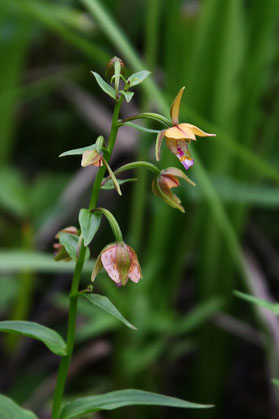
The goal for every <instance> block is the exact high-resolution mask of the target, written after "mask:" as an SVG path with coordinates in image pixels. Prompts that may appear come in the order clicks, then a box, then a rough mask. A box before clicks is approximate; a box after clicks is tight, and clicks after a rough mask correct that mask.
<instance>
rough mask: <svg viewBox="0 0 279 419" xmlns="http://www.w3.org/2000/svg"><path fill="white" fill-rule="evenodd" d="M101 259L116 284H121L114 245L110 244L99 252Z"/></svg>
mask: <svg viewBox="0 0 279 419" xmlns="http://www.w3.org/2000/svg"><path fill="white" fill-rule="evenodd" d="M101 261H102V264H103V267H104V268H105V270H106V272H107V274H108V275H109V276H110V278H111V279H112V280H113V281H114V282H115V283H116V284H117V285H121V281H120V276H119V272H118V269H117V264H116V246H112V247H110V248H108V249H107V250H105V251H103V252H102V253H101Z"/></svg>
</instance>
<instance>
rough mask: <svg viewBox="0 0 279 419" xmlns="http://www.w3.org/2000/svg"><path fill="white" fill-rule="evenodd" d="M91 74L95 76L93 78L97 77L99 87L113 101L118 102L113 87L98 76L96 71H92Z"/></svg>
mask: <svg viewBox="0 0 279 419" xmlns="http://www.w3.org/2000/svg"><path fill="white" fill-rule="evenodd" d="M91 73H92V74H93V76H94V77H95V79H96V81H97V83H98V85H99V86H100V88H101V89H102V90H103V91H104V92H105V93H106V94H107V95H109V96H110V97H112V98H113V99H115V100H116V96H115V90H114V89H113V87H111V86H110V85H109V84H108V83H107V82H105V80H104V79H102V77H101V76H100V75H99V74H98V73H95V71H91Z"/></svg>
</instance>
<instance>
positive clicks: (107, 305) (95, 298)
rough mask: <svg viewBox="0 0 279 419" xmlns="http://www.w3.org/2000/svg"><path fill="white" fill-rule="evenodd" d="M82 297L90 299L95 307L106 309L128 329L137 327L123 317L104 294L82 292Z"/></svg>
mask: <svg viewBox="0 0 279 419" xmlns="http://www.w3.org/2000/svg"><path fill="white" fill-rule="evenodd" d="M82 296H83V297H85V298H86V299H87V300H88V301H90V303H91V304H93V305H95V306H96V307H99V308H101V309H102V310H104V311H106V312H107V313H108V314H110V315H111V316H113V317H115V318H116V319H118V320H120V321H121V322H122V323H124V324H125V325H126V326H128V327H129V328H130V329H134V330H137V328H136V327H135V326H134V325H132V323H130V322H129V321H128V320H126V319H125V317H124V316H122V314H121V313H120V311H119V310H117V308H116V307H115V306H114V305H113V304H112V302H111V301H110V300H109V299H108V298H107V297H105V296H104V295H99V294H90V295H88V294H82Z"/></svg>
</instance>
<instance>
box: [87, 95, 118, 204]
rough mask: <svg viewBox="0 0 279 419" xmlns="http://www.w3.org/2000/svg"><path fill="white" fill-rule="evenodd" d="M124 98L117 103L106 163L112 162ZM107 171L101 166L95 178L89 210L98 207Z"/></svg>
mask: <svg viewBox="0 0 279 419" xmlns="http://www.w3.org/2000/svg"><path fill="white" fill-rule="evenodd" d="M123 97H124V96H121V98H120V99H119V101H118V102H116V104H115V108H114V112H113V117H112V123H111V131H110V137H109V141H108V147H107V150H108V151H107V156H106V161H107V162H109V160H110V156H111V153H112V150H113V147H114V143H115V140H116V136H117V132H118V129H119V127H118V125H117V121H118V116H119V111H120V106H121V103H122V100H123ZM105 171H106V167H105V166H101V167H100V169H99V171H98V173H97V176H96V178H95V182H94V185H93V190H92V195H91V199H90V203H89V209H90V210H91V209H94V208H95V207H96V204H97V200H98V196H99V192H100V189H101V183H102V180H103V177H104V174H105Z"/></svg>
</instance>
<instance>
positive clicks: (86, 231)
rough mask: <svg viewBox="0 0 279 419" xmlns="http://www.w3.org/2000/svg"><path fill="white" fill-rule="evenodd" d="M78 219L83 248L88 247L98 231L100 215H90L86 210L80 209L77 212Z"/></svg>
mask: <svg viewBox="0 0 279 419" xmlns="http://www.w3.org/2000/svg"><path fill="white" fill-rule="evenodd" d="M78 219H79V224H80V228H81V234H82V236H83V240H84V246H88V245H89V243H91V241H92V239H93V237H94V236H95V234H96V233H97V231H98V228H99V226H100V222H101V219H102V216H101V215H100V214H92V212H91V211H89V210H88V209H85V208H82V209H81V210H80V212H79V218H78Z"/></svg>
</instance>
